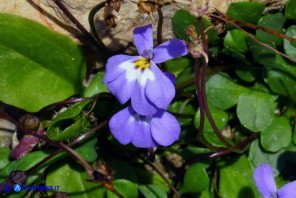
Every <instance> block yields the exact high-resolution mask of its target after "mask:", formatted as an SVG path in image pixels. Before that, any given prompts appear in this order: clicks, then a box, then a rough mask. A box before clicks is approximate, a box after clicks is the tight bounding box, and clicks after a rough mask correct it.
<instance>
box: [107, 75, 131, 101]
mask: <svg viewBox="0 0 296 198" xmlns="http://www.w3.org/2000/svg"><path fill="white" fill-rule="evenodd" d="M135 84H136V81H132V82H129V81H127V80H126V76H125V75H121V76H119V77H118V78H116V79H115V80H113V81H112V82H109V83H107V89H108V90H109V91H110V92H111V93H112V94H113V95H114V96H115V97H116V98H117V100H118V101H119V102H120V103H121V104H124V103H126V102H127V101H128V100H129V99H130V97H131V94H132V92H133V90H134V87H135Z"/></svg>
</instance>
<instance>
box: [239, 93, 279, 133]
mask: <svg viewBox="0 0 296 198" xmlns="http://www.w3.org/2000/svg"><path fill="white" fill-rule="evenodd" d="M236 111H237V116H238V119H239V121H240V123H241V124H242V125H243V126H244V127H246V128H247V129H249V130H251V131H253V132H258V131H261V130H262V129H264V128H265V127H267V126H268V125H269V124H270V123H271V121H272V119H273V117H274V111H275V103H274V98H273V96H272V95H269V94H266V93H263V92H257V91H253V92H250V93H249V94H243V95H241V96H240V97H239V100H238V104H237V110H236Z"/></svg>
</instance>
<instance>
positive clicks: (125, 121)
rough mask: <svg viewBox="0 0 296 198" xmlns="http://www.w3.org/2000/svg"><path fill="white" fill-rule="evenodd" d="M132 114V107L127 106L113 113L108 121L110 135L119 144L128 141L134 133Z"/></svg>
mask: <svg viewBox="0 0 296 198" xmlns="http://www.w3.org/2000/svg"><path fill="white" fill-rule="evenodd" d="M133 114H135V113H134V111H133V110H132V108H131V107H127V108H125V109H123V110H121V111H119V112H118V113H116V114H115V115H113V117H112V118H111V119H110V121H109V128H110V131H111V133H112V135H113V136H114V137H115V139H117V141H118V142H120V143H121V144H128V143H130V142H131V139H132V138H133V136H134V134H135V133H136V129H135V124H134V120H135V119H134V117H133Z"/></svg>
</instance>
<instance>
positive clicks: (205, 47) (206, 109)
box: [197, 17, 241, 152]
mask: <svg viewBox="0 0 296 198" xmlns="http://www.w3.org/2000/svg"><path fill="white" fill-rule="evenodd" d="M197 24H198V28H199V31H200V36H201V40H202V45H203V50H204V52H205V54H208V52H209V51H208V44H207V40H206V35H205V33H204V28H203V24H202V18H201V17H198V18H197ZM203 58H204V61H203V64H202V67H201V72H200V73H201V77H200V87H201V88H200V91H201V101H202V105H203V108H204V112H205V114H206V116H207V118H208V120H209V122H210V124H211V126H212V128H213V130H214V132H215V134H216V135H217V137H218V138H219V140H220V141H221V142H222V143H223V144H224V145H225V146H226V147H227V148H229V149H230V150H233V151H236V152H241V151H240V150H238V149H237V148H235V146H234V145H233V144H231V143H229V142H228V141H227V140H226V139H225V138H224V137H223V135H222V134H221V133H220V131H219V129H218V127H217V125H216V123H215V121H214V119H213V117H212V115H211V112H210V110H209V106H208V103H207V97H206V89H205V87H206V75H205V74H206V71H205V70H206V67H207V62H206V58H205V57H203Z"/></svg>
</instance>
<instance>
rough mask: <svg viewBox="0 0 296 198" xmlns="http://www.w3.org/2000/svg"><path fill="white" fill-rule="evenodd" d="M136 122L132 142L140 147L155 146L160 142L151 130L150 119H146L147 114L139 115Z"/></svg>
mask: <svg viewBox="0 0 296 198" xmlns="http://www.w3.org/2000/svg"><path fill="white" fill-rule="evenodd" d="M139 117H140V118H139V119H136V120H135V122H134V125H135V131H136V133H135V135H134V137H133V139H132V144H133V145H134V146H135V147H138V148H153V147H157V146H158V144H157V143H156V142H155V141H154V140H153V138H152V135H151V130H150V121H149V120H147V119H145V116H139Z"/></svg>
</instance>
